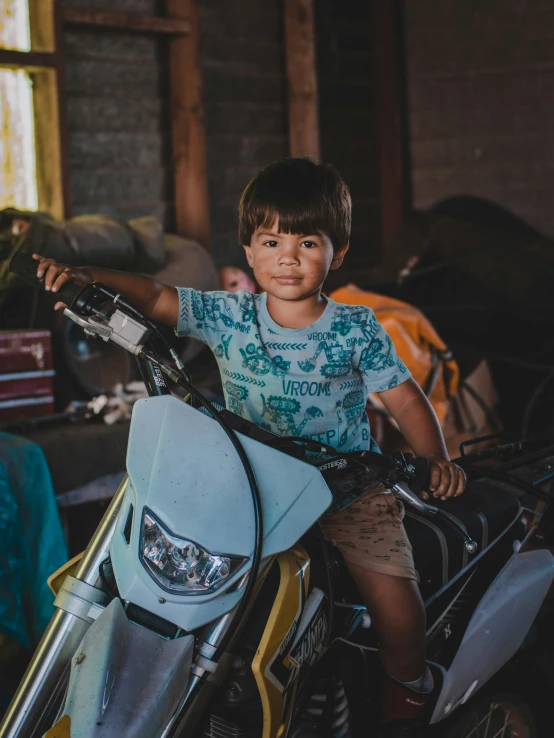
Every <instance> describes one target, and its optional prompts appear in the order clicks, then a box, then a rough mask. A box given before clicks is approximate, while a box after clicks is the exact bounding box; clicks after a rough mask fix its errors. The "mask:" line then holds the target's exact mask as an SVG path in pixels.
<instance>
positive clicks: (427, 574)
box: [404, 479, 524, 599]
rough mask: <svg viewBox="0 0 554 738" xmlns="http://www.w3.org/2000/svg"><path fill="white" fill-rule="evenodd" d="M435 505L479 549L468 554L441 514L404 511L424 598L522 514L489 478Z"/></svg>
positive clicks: (511, 496) (515, 502)
mask: <svg viewBox="0 0 554 738" xmlns="http://www.w3.org/2000/svg"><path fill="white" fill-rule="evenodd" d="M436 506H437V507H438V508H439V510H442V511H443V512H444V513H447V514H449V515H450V516H451V517H452V518H456V519H457V520H459V521H460V522H461V523H462V524H463V525H464V526H465V528H466V530H467V531H468V533H469V535H470V536H471V538H472V539H473V540H474V541H475V542H476V543H477V545H478V550H477V552H476V553H475V554H473V555H470V554H468V552H467V551H466V549H465V546H464V542H463V541H462V540H461V538H459V537H458V536H457V535H456V534H455V533H454V531H453V530H452V529H451V527H450V526H449V525H448V524H447V523H445V522H444V521H443V519H442V516H441V515H436V516H432V517H423V516H421V515H419V514H418V513H416V512H415V511H414V510H412V509H410V508H407V509H406V516H405V518H404V526H405V528H406V532H407V534H408V538H409V539H410V542H411V544H412V549H413V556H414V563H415V568H416V570H417V571H418V573H419V577H420V583H419V584H420V590H421V594H422V596H423V598H424V599H427V598H428V597H430V596H431V595H433V594H434V593H435V592H437V591H439V590H440V589H442V587H444V586H445V585H446V584H448V582H449V581H450V580H451V579H453V578H454V577H455V576H456V575H457V574H459V573H460V572H461V571H462V570H463V569H464V568H465V567H466V566H469V565H470V564H471V562H472V561H473V560H474V559H475V558H476V556H479V554H481V553H482V552H483V551H486V550H487V549H489V548H490V547H491V546H492V545H493V544H494V543H495V541H496V540H497V539H498V538H499V537H500V536H502V535H503V534H504V533H505V532H506V531H507V530H508V529H509V528H511V527H512V526H514V525H515V524H516V522H517V521H518V519H519V517H520V512H521V506H520V504H519V501H518V499H517V497H516V496H515V495H514V494H513V493H511V492H510V491H508V490H507V489H505V488H504V487H502V486H501V485H500V484H499V483H498V482H495V481H492V480H488V479H483V480H479V481H477V482H469V483H468V486H467V488H466V491H465V492H464V494H463V495H461V496H460V497H458V498H456V499H454V500H445V501H444V502H441V501H440V500H438V501H437V502H436ZM521 532H522V533H523V532H524V531H523V529H522V531H521Z"/></svg>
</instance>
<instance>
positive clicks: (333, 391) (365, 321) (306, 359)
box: [176, 288, 411, 451]
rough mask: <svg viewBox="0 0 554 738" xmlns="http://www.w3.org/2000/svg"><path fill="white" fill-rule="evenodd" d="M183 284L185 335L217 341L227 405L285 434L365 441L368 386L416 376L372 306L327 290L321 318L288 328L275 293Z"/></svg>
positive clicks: (360, 445)
mask: <svg viewBox="0 0 554 738" xmlns="http://www.w3.org/2000/svg"><path fill="white" fill-rule="evenodd" d="M178 293H179V303H180V309H179V321H178V323H177V329H176V332H177V335H178V336H192V337H194V338H197V339H199V340H200V341H202V342H203V343H206V344H207V345H208V346H209V347H210V348H211V350H212V351H213V353H214V354H215V357H216V359H217V362H218V364H219V370H220V372H221V379H222V383H223V391H224V393H225V402H226V404H227V408H228V409H229V410H231V411H232V412H234V413H237V414H238V415H241V416H242V417H243V418H246V419H247V420H251V421H253V422H254V423H256V425H259V426H260V427H262V428H265V429H266V430H268V431H272V432H273V433H276V434H277V435H280V436H304V437H308V438H311V439H313V440H317V441H319V442H321V443H326V444H328V445H330V446H333V447H334V448H336V449H339V450H340V451H365V450H367V449H369V448H370V444H371V440H370V432H369V420H368V417H367V414H366V411H365V404H366V399H367V395H368V393H369V392H382V391H383V390H386V389H391V388H392V387H396V385H398V384H400V383H402V382H405V381H406V379H408V378H409V377H410V376H411V375H410V372H409V371H408V369H407V368H406V366H405V364H404V363H403V362H402V361H401V360H400V359H399V357H398V356H397V354H396V351H395V349H394V346H393V344H392V341H391V340H390V338H389V336H388V335H387V333H386V332H385V330H384V329H383V328H382V327H381V326H380V325H379V323H378V322H377V319H376V318H375V315H374V314H373V311H372V310H371V309H370V308H367V307H363V306H360V305H343V304H340V303H337V302H335V301H334V300H331V299H330V298H327V305H326V307H325V311H324V312H323V314H322V315H321V317H320V318H319V319H318V320H317V321H316V322H315V323H312V325H308V326H305V327H304V328H283V327H282V326H280V325H278V324H277V323H276V322H275V321H274V320H273V319H272V318H271V316H270V314H269V312H268V310H267V304H266V295H265V294H262V295H254V294H252V293H250V292H235V293H232V292H197V291H196V290H193V289H189V288H178Z"/></svg>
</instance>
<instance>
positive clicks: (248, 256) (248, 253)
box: [242, 243, 253, 267]
mask: <svg viewBox="0 0 554 738" xmlns="http://www.w3.org/2000/svg"><path fill="white" fill-rule="evenodd" d="M242 248H243V249H244V253H245V254H246V261H247V262H248V266H250V267H251V266H253V264H252V249H251V248H250V244H249V243H243V244H242Z"/></svg>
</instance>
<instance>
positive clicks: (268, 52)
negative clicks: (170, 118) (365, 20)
mask: <svg viewBox="0 0 554 738" xmlns="http://www.w3.org/2000/svg"><path fill="white" fill-rule="evenodd" d="M200 10H201V24H202V25H201V54H202V73H203V82H204V104H205V111H206V137H207V141H206V143H207V153H208V172H209V191H210V210H211V213H210V215H211V230H212V234H211V240H212V253H213V255H214V258H215V260H216V262H217V264H218V265H219V266H224V265H225V264H241V265H242V264H245V263H246V262H245V260H244V256H243V253H242V248H241V247H240V246H239V245H238V244H237V222H238V221H237V205H238V201H239V198H240V195H241V193H242V191H243V189H244V187H245V186H246V185H247V184H248V182H249V180H250V179H251V178H252V177H253V176H254V175H255V174H256V173H257V172H258V171H259V170H260V169H261V168H262V167H263V166H265V165H266V164H269V163H270V162H272V161H275V160H276V159H280V158H282V157H283V156H286V155H287V153H288V135H287V117H286V116H287V112H286V88H285V77H284V46H283V19H282V15H281V13H282V2H281V0H264V1H263V2H262V3H261V2H257V0H208V1H207V2H201V3H200Z"/></svg>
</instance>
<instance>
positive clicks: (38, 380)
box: [0, 331, 54, 423]
mask: <svg viewBox="0 0 554 738" xmlns="http://www.w3.org/2000/svg"><path fill="white" fill-rule="evenodd" d="M53 376H54V371H53V369H52V343H51V339H50V332H49V331H0V423H5V422H9V421H12V420H17V419H19V418H22V419H25V418H36V417H39V416H42V415H50V414H51V413H53V412H54V396H53V388H52V377H53Z"/></svg>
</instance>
